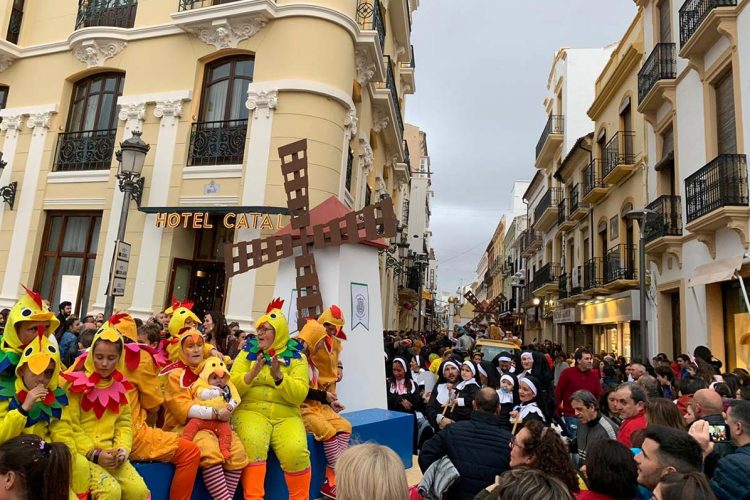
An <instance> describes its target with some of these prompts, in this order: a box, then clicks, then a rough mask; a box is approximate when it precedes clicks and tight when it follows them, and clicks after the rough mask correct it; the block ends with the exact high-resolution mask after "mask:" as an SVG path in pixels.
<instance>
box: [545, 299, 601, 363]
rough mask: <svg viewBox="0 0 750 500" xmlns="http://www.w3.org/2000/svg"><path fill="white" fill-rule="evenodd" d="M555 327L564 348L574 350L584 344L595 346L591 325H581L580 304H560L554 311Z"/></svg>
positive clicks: (569, 350)
mask: <svg viewBox="0 0 750 500" xmlns="http://www.w3.org/2000/svg"><path fill="white" fill-rule="evenodd" d="M554 323H555V328H556V329H557V331H558V335H559V336H558V338H559V342H560V344H562V346H563V349H565V350H566V351H568V352H573V351H574V350H575V349H577V348H579V347H582V346H586V347H588V346H593V345H594V341H593V334H592V328H591V327H590V326H584V325H581V308H580V307H578V306H558V307H557V309H555V312H554Z"/></svg>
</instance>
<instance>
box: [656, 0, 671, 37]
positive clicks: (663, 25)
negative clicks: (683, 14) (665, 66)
mask: <svg viewBox="0 0 750 500" xmlns="http://www.w3.org/2000/svg"><path fill="white" fill-rule="evenodd" d="M658 9H659V41H660V42H661V43H672V19H671V17H670V15H671V14H670V12H669V10H670V9H669V0H662V1H661V2H659V7H658Z"/></svg>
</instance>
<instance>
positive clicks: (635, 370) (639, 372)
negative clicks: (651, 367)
mask: <svg viewBox="0 0 750 500" xmlns="http://www.w3.org/2000/svg"><path fill="white" fill-rule="evenodd" d="M645 374H646V367H645V366H643V365H642V364H640V363H631V364H630V375H631V377H633V382H638V379H639V378H641V377H642V376H643V375H645Z"/></svg>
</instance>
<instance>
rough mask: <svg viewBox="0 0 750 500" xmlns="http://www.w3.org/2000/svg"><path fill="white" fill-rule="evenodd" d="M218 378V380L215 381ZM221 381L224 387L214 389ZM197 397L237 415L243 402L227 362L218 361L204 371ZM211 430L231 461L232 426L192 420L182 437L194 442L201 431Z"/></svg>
mask: <svg viewBox="0 0 750 500" xmlns="http://www.w3.org/2000/svg"><path fill="white" fill-rule="evenodd" d="M214 377H216V378H214ZM214 381H217V383H221V384H222V385H221V386H218V385H214V384H213V383H212V382H214ZM195 393H196V395H197V396H198V399H200V400H201V401H203V404H205V405H206V406H208V407H210V408H215V409H217V410H219V409H221V408H228V409H229V411H234V409H235V408H236V407H237V405H238V404H239V401H240V396H239V394H238V393H237V388H235V387H234V384H233V383H232V381H231V380H230V379H229V372H228V371H227V366H226V365H225V364H224V361H222V360H220V359H219V358H216V357H213V356H212V357H210V358H208V359H207V360H206V364H205V366H204V367H203V371H201V374H200V378H199V379H198V381H197V382H196V383H195ZM202 430H207V431H211V432H213V433H214V434H215V435H216V437H217V438H218V439H219V449H221V454H222V455H224V458H225V459H227V460H229V458H230V457H231V448H232V426H231V424H230V423H229V422H222V421H221V420H201V419H199V418H191V419H190V420H188V423H187V425H186V426H185V429H184V430H183V431H182V437H184V438H185V439H190V440H192V439H193V437H195V434H196V433H197V432H199V431H202Z"/></svg>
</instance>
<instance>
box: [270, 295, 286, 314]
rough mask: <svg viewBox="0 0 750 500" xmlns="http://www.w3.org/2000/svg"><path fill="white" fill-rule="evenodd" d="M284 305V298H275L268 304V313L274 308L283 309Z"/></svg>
mask: <svg viewBox="0 0 750 500" xmlns="http://www.w3.org/2000/svg"><path fill="white" fill-rule="evenodd" d="M283 306H284V299H282V298H281V297H278V298H275V299H273V300H272V301H271V303H270V304H268V307H266V314H268V313H270V312H271V311H273V310H274V309H281V308H282V307H283Z"/></svg>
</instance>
